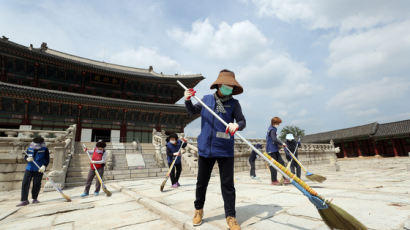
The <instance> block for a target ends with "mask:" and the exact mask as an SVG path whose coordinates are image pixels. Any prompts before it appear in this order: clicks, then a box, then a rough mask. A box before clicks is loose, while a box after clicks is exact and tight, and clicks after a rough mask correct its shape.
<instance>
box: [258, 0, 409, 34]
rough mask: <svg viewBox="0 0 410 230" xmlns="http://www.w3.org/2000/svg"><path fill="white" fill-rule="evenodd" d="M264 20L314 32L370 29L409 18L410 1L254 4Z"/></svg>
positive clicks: (269, 0) (265, 0)
mask: <svg viewBox="0 0 410 230" xmlns="http://www.w3.org/2000/svg"><path fill="white" fill-rule="evenodd" d="M253 3H254V4H255V5H256V7H257V10H258V14H259V15H260V16H275V17H277V18H278V19H280V20H282V21H286V22H295V21H301V22H303V23H305V24H307V26H308V27H309V28H311V29H328V28H340V29H341V30H342V31H346V30H351V29H362V28H370V27H373V26H376V25H381V24H386V23H391V22H393V21H396V20H402V19H406V18H408V17H409V13H408V12H409V10H410V1H407V0H397V1H385V0H361V1H357V0H332V1H329V0H253Z"/></svg>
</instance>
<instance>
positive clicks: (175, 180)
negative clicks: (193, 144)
mask: <svg viewBox="0 0 410 230" xmlns="http://www.w3.org/2000/svg"><path fill="white" fill-rule="evenodd" d="M168 138H169V142H168V143H167V145H166V146H167V160H168V166H169V167H170V168H171V166H172V162H173V161H174V159H176V160H175V163H174V166H173V168H172V169H171V174H170V178H171V184H172V188H178V187H179V186H181V185H180V184H179V177H180V176H181V172H182V164H181V157H180V156H181V152H180V151H179V150H180V148H181V146H182V148H185V147H186V146H187V143H186V140H185V139H182V140H179V139H178V135H177V134H176V133H173V134H171V135H169V137H168Z"/></svg>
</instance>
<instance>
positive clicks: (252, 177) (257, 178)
mask: <svg viewBox="0 0 410 230" xmlns="http://www.w3.org/2000/svg"><path fill="white" fill-rule="evenodd" d="M251 179H253V180H259V177H257V176H251Z"/></svg>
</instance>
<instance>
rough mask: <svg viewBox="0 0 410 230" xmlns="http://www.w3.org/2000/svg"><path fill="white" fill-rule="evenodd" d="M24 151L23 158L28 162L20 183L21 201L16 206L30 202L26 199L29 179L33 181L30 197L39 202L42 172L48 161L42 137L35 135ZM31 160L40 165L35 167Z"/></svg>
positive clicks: (48, 154)
mask: <svg viewBox="0 0 410 230" xmlns="http://www.w3.org/2000/svg"><path fill="white" fill-rule="evenodd" d="M26 153H27V154H26V156H25V157H24V159H26V161H27V162H28V163H27V166H26V171H25V172H24V177H23V183H22V185H21V200H20V201H21V202H20V203H19V204H18V205H17V207H20V206H26V205H28V204H30V202H29V201H28V193H29V190H30V184H31V181H33V187H32V188H31V198H33V201H32V203H33V204H36V203H40V202H39V201H38V199H37V198H38V194H39V192H40V189H41V180H42V179H43V173H44V172H45V171H46V167H47V166H48V164H49V162H50V152H49V151H48V148H47V146H46V143H44V138H42V137H35V138H34V139H33V140H32V142H31V143H30V146H29V147H28V149H27V151H26ZM33 161H35V162H36V163H37V165H38V166H40V167H37V165H35V164H34V162H33Z"/></svg>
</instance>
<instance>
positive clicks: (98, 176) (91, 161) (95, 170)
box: [83, 144, 105, 188]
mask: <svg viewBox="0 0 410 230" xmlns="http://www.w3.org/2000/svg"><path fill="white" fill-rule="evenodd" d="M83 148H84V151H85V150H86V149H87V147H86V146H85V145H84V144H83ZM85 153H86V154H87V156H88V159H89V160H90V163H91V164H92V165H93V167H94V172H95V174H96V175H97V178H98V180H99V181H100V184H101V185H102V186H103V188H105V185H104V183H103V181H102V179H101V176H100V173H99V172H98V170H97V168H96V167H95V164H94V163H93V160H92V159H91V157H90V154H88V152H87V151H85Z"/></svg>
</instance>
